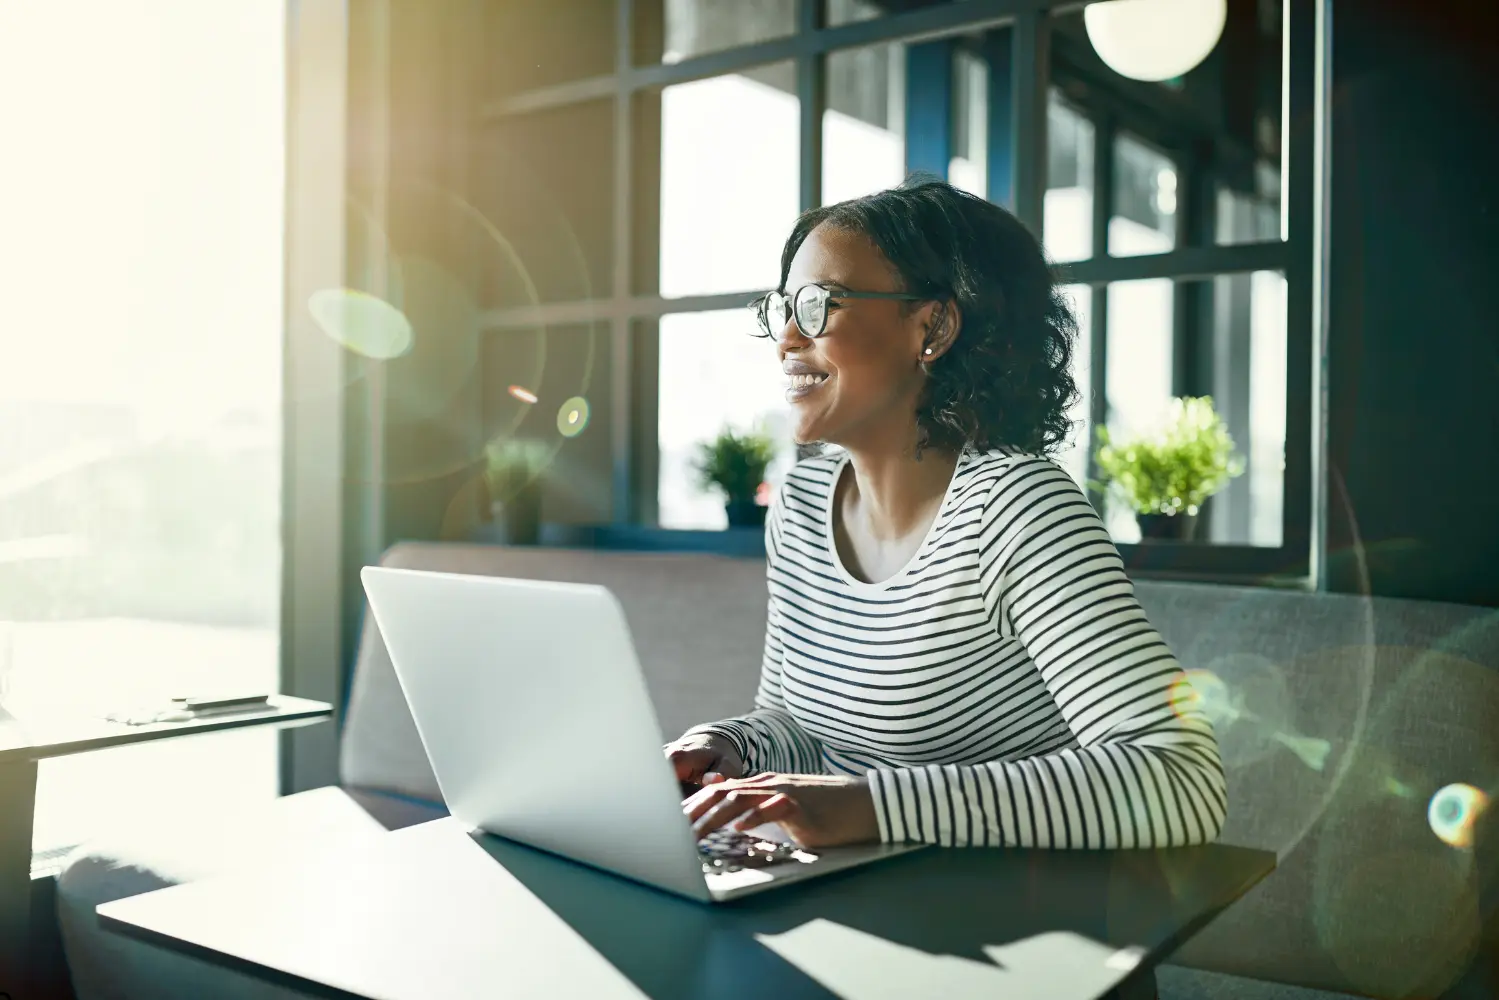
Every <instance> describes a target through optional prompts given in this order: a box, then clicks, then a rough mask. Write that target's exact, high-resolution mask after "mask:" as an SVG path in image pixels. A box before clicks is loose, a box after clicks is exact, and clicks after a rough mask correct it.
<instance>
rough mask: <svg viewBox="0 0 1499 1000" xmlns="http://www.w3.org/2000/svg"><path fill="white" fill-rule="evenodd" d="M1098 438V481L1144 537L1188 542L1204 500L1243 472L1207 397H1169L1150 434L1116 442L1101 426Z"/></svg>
mask: <svg viewBox="0 0 1499 1000" xmlns="http://www.w3.org/2000/svg"><path fill="white" fill-rule="evenodd" d="M1098 440H1099V448H1098V452H1097V459H1098V468H1099V471H1100V472H1101V473H1102V475H1103V478H1104V482H1103V483H1102V484H1096V485H1097V486H1098V488H1100V489H1110V488H1112V489H1113V490H1115V491H1116V492H1117V493H1118V494H1119V495H1121V496H1122V497H1123V499H1124V501H1125V502H1126V503H1128V504H1129V505H1130V508H1131V509H1132V510H1133V511H1134V512H1135V520H1136V521H1137V522H1138V523H1139V525H1140V535H1141V537H1142V538H1166V539H1175V540H1178V541H1191V540H1192V538H1193V536H1194V535H1195V534H1196V532H1197V512H1198V511H1199V510H1201V509H1202V505H1203V503H1204V502H1206V501H1207V499H1208V497H1210V496H1212V495H1213V494H1214V493H1217V492H1218V491H1219V490H1221V489H1223V487H1224V486H1226V485H1227V484H1228V481H1229V480H1230V479H1232V478H1233V477H1235V476H1237V475H1240V474H1241V473H1243V471H1244V462H1243V459H1241V458H1240V457H1239V456H1237V455H1235V454H1234V440H1233V438H1232V437H1231V436H1230V435H1229V433H1228V428H1227V426H1226V425H1225V424H1224V423H1223V418H1222V417H1220V416H1219V415H1218V413H1217V411H1216V410H1214V409H1213V400H1212V397H1211V396H1181V397H1177V398H1175V399H1172V400H1171V405H1170V407H1169V408H1168V410H1167V412H1166V418H1165V420H1164V421H1163V422H1162V423H1161V425H1160V426H1159V427H1158V428H1156V429H1155V430H1154V431H1153V432H1151V433H1147V434H1143V435H1139V436H1136V437H1133V438H1130V439H1129V440H1127V441H1121V442H1115V441H1113V440H1112V439H1110V437H1109V433H1108V430H1107V429H1106V428H1103V427H1100V428H1099V429H1098Z"/></svg>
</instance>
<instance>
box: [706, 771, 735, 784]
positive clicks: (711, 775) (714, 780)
mask: <svg viewBox="0 0 1499 1000" xmlns="http://www.w3.org/2000/svg"><path fill="white" fill-rule="evenodd" d="M728 780H729V779H728V778H726V777H724V776H723V775H721V774H719V773H718V772H717V771H707V772H705V773H704V774H703V784H705V785H716V784H718V783H719V782H720V781H728Z"/></svg>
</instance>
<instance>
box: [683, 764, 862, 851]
mask: <svg viewBox="0 0 1499 1000" xmlns="http://www.w3.org/2000/svg"><path fill="white" fill-rule="evenodd" d="M682 812H684V813H685V814H686V815H687V818H688V819H689V820H690V821H691V822H692V824H693V831H694V833H696V835H697V836H698V837H703V836H706V835H707V834H709V833H711V832H712V831H714V830H717V829H719V828H720V827H725V826H727V827H731V828H733V829H736V830H748V829H750V828H751V827H756V826H759V825H760V824H762V823H779V824H780V825H781V826H782V827H783V828H784V829H785V830H786V832H787V833H789V834H791V836H792V838H793V839H795V840H796V842H797V843H798V844H800V845H801V846H803V847H837V846H839V845H841V844H863V843H868V842H870V841H875V840H879V839H880V828H879V821H878V820H877V819H876V818H875V814H874V798H873V797H872V796H871V795H870V792H869V782H868V780H866V779H864V778H839V777H833V776H830V775H821V774H757V775H755V776H754V777H752V778H737V779H735V778H726V779H722V780H719V781H715V782H713V783H711V784H706V785H704V786H703V788H702V790H701V791H699V792H697V793H696V794H694V795H693V796H692V797H691V798H689V799H688V800H687V801H686V802H683V803H682Z"/></svg>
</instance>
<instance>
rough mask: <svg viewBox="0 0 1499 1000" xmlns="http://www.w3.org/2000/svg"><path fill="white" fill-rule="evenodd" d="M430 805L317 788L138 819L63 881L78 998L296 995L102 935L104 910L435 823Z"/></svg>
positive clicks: (79, 861) (87, 848)
mask: <svg viewBox="0 0 1499 1000" xmlns="http://www.w3.org/2000/svg"><path fill="white" fill-rule="evenodd" d="M442 815H443V811H442V810H441V809H439V808H436V807H433V806H421V805H418V804H415V803H411V802H407V801H401V800H396V799H391V798H389V797H387V796H381V795H378V794H373V793H366V792H349V791H345V790H343V789H340V788H319V789H314V790H312V791H307V792H301V793H299V794H296V795H289V796H286V797H285V798H280V799H276V800H275V801H273V802H271V803H264V804H258V805H256V806H247V807H246V808H244V809H242V810H238V811H236V812H234V813H232V814H227V815H225V814H220V815H215V816H206V817H198V818H196V819H193V818H183V817H172V818H170V819H166V818H161V819H157V820H155V821H142V822H141V823H139V824H137V825H136V826H135V827H134V828H132V829H130V830H128V831H123V832H120V833H118V834H116V835H114V836H111V837H108V838H104V839H101V840H99V841H96V842H94V843H91V844H85V845H83V846H81V847H80V848H78V850H76V851H74V852H73V854H72V855H71V856H70V857H69V858H68V861H67V863H66V865H65V866H64V868H63V871H62V874H61V875H60V876H59V877H58V890H57V897H58V901H57V914H58V922H59V924H60V926H61V930H62V938H63V947H64V949H65V951H66V954H67V959H68V967H69V969H70V971H71V973H72V977H73V988H74V991H75V993H76V994H77V997H78V1000H136V998H139V1000H146V998H152V1000H155V998H164V997H181V998H183V1000H198V998H202V997H210V996H211V997H216V998H217V997H227V998H238V997H246V998H248V997H255V998H266V1000H269V998H280V997H294V996H295V997H300V996H302V994H300V993H297V992H295V991H289V990H286V989H284V988H281V987H276V986H272V985H269V984H266V983H263V982H261V981H260V980H259V979H256V978H254V977H250V976H246V975H244V974H242V973H238V972H233V971H230V970H227V969H224V968H221V967H219V966H216V965H214V964H212V963H209V962H206V961H203V960H201V959H197V958H191V957H188V956H185V955H182V954H180V953H177V952H173V951H169V950H167V949H165V948H161V947H158V946H155V945H151V944H146V943H144V942H141V941H136V940H134V939H132V938H127V937H124V936H122V935H119V934H116V933H113V932H110V931H105V930H103V929H101V928H100V926H99V923H98V920H97V918H96V916H95V913H94V908H95V907H97V906H98V905H99V904H100V903H105V902H110V901H112V900H116V899H123V898H125V897H127V896H134V895H138V894H139V893H143V892H150V891H151V890H153V889H161V888H165V887H166V886H169V885H178V884H181V883H184V882H190V881H194V880H196V879H200V878H206V877H208V876H211V875H216V874H220V873H223V872H226V871H229V870H232V869H234V868H237V867H241V866H245V865H265V864H276V863H285V862H288V861H293V860H296V859H299V858H306V857H308V856H315V855H316V854H317V853H318V852H320V851H323V850H332V849H336V847H337V846H338V845H347V844H348V843H349V842H351V841H352V840H358V839H360V838H365V837H378V836H383V835H384V834H385V832H386V831H387V830H390V829H397V828H400V827H404V826H409V825H412V824H414V823H417V822H424V821H426V820H428V819H437V818H440V817H441V816H442Z"/></svg>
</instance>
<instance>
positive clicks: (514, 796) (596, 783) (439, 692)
mask: <svg viewBox="0 0 1499 1000" xmlns="http://www.w3.org/2000/svg"><path fill="white" fill-rule="evenodd" d="M362 577H363V580H364V591H365V594H366V595H367V596H368V597H369V604H370V609H371V610H372V611H373V613H374V615H375V621H376V622H377V623H378V624H379V626H380V633H381V634H382V635H383V636H384V638H385V645H386V648H387V649H388V650H389V651H390V659H391V663H392V664H394V666H395V671H396V677H397V678H398V679H399V681H400V684H401V690H402V691H403V692H404V693H405V695H406V701H407V703H408V704H409V705H410V707H411V715H412V718H413V719H414V720H415V721H416V728H417V732H418V733H419V734H420V736H421V740H422V745H423V746H424V747H425V748H426V751H427V757H428V758H429V759H430V761H431V763H432V771H433V773H434V774H435V775H436V777H437V783H438V787H439V788H440V789H441V790H442V796H443V799H444V800H445V801H446V802H447V806H448V810H449V812H451V813H452V815H453V816H454V817H455V818H456V819H458V820H459V821H460V822H462V823H465V824H467V825H468V826H470V827H471V828H474V829H478V830H484V831H487V832H489V833H494V834H498V835H500V836H502V837H508V838H511V839H513V840H517V841H520V842H521V843H524V844H529V845H530V846H532V847H538V848H541V849H542V850H546V851H551V852H553V853H556V854H560V855H562V856H564V857H567V858H571V859H573V860H575V861H581V862H584V863H586V864H589V865H593V866H595V867H598V868H602V869H605V870H607V871H610V872H614V873H615V874H618V875H623V876H626V877H627V878H632V879H635V880H637V881H640V882H644V883H647V884H649V885H652V886H655V887H657V888H660V889H665V890H667V891H669V892H674V893H678V894H680V895H683V896H688V897H691V898H692V899H697V900H702V901H704V902H721V901H724V900H729V899H734V898H737V897H739V896H743V895H748V894H750V893H755V892H760V891H763V890H765V889H772V888H775V887H777V886H782V885H787V884H790V883H792V882H799V881H802V880H804V879H809V878H815V877H816V876H818V875H825V874H828V873H830V872H835V871H839V870H842V869H845V868H850V867H853V866H855V865H862V864H867V863H869V862H871V861H877V860H879V859H882V858H888V857H891V856H893V855H896V854H901V853H904V852H906V851H910V850H915V849H917V848H918V847H919V846H920V845H884V844H875V845H865V846H857V847H840V848H832V849H824V848H819V849H816V850H810V849H809V850H803V849H800V848H798V847H796V845H794V844H791V843H789V841H788V840H787V838H785V837H784V835H782V836H779V837H778V836H777V830H778V828H761V829H759V830H756V831H752V834H753V835H752V836H749V837H739V838H736V837H734V836H733V835H729V834H725V835H723V836H721V837H716V838H711V839H710V840H709V841H708V842H705V843H702V844H700V843H698V841H697V840H696V839H695V838H694V836H693V833H692V828H691V825H690V824H689V823H688V821H687V819H686V817H685V816H684V815H683V813H682V791H681V786H680V785H679V784H678V782H677V778H676V775H675V774H674V773H673V771H672V768H671V765H670V764H668V763H667V762H666V759H665V757H664V756H663V754H662V752H661V737H662V734H661V731H660V727H659V726H658V725H657V722H656V714H655V710H654V709H653V708H652V706H651V701H650V697H649V695H648V694H647V692H646V685H645V679H644V677H643V676H642V675H641V672H640V663H639V661H638V660H637V659H636V656H635V648H634V644H633V643H632V642H631V641H630V632H629V628H628V627H627V625H626V624H625V617H624V613H623V612H622V611H621V609H620V606H619V602H618V601H617V600H615V598H614V595H613V594H611V593H610V592H609V591H608V590H606V589H604V588H603V587H597V586H587V585H580V584H561V583H542V582H538V581H534V580H509V579H502V578H498V577H488V576H463V575H457V574H451V573H429V572H420V571H415V570H401V569H385V568H379V567H367V568H366V569H365V570H364V572H363V574H362Z"/></svg>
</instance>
